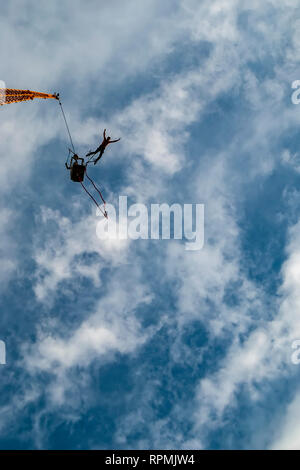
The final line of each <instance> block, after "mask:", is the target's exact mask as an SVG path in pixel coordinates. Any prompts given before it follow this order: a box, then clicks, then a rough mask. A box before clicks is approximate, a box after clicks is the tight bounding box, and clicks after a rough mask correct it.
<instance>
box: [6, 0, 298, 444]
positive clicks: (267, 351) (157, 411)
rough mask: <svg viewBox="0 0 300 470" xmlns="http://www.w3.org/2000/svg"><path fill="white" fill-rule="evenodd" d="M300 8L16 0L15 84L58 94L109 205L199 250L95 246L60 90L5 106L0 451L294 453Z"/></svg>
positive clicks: (207, 1)
mask: <svg viewBox="0 0 300 470" xmlns="http://www.w3.org/2000/svg"><path fill="white" fill-rule="evenodd" d="M299 13H300V4H299V2H295V1H294V0H282V2H280V4H279V3H278V2H277V1H275V0H266V1H264V2H260V1H258V0H254V1H251V2H250V1H249V0H246V1H243V0H240V1H237V0H226V1H225V0H201V1H199V0H181V1H177V0H170V1H169V0H166V1H164V2H160V1H158V0H143V2H136V1H134V0H126V1H125V2H124V1H121V0H113V1H110V2H109V3H107V2H104V1H102V0H101V1H94V0H88V1H83V0H72V1H69V0H64V1H58V0H53V1H52V2H46V1H44V0H42V1H40V2H38V3H37V2H34V1H33V0H26V1H24V0H22V1H19V0H12V1H11V2H8V3H6V4H5V5H3V6H2V14H1V19H0V23H1V28H0V39H1V41H0V48H1V56H2V68H1V76H0V80H3V81H4V82H5V83H6V86H7V87H8V88H20V89H32V90H38V91H45V92H50V93H51V92H60V94H61V97H62V100H63V104H64V108H65V111H66V114H67V118H68V120H69V124H70V127H71V130H72V135H73V138H74V142H75V145H76V148H77V149H78V152H79V153H81V154H84V153H86V152H87V151H88V150H89V149H91V148H94V147H95V146H97V145H98V142H99V139H100V135H101V133H102V130H103V128H107V129H108V132H109V135H112V136H113V137H114V138H117V137H121V142H120V143H118V144H115V145H112V146H111V147H110V148H109V150H108V151H107V152H106V153H105V155H104V157H103V159H102V160H101V164H99V165H97V166H96V167H93V168H91V170H90V174H91V176H92V177H93V178H94V180H95V181H96V182H98V183H99V184H100V185H101V187H103V189H104V193H105V195H106V198H107V200H108V202H110V203H111V204H117V201H118V197H119V195H127V196H128V197H129V200H130V202H132V203H134V202H142V203H144V204H147V205H149V204H151V203H163V202H168V203H170V204H171V203H176V202H178V203H180V204H187V203H192V202H193V203H199V204H204V205H205V245H204V247H203V249H202V250H200V251H186V250H185V249H184V244H183V242H182V241H176V240H170V241H166V240H164V241H154V240H136V241H134V240H105V241H104V240H102V241H101V240H99V239H98V238H97V236H96V226H97V223H98V221H99V217H97V215H96V212H95V208H94V206H93V205H92V203H91V202H90V201H89V199H88V198H87V197H86V195H85V194H84V193H83V192H82V190H81V188H80V187H79V185H76V184H75V183H71V182H70V179H69V175H68V174H67V172H66V170H65V168H64V161H65V158H66V148H67V146H68V140H67V135H66V131H65V128H64V125H63V121H62V116H61V115H60V110H59V107H58V105H57V103H56V102H55V101H50V100H49V101H38V100H35V101H34V102H28V103H22V104H17V105H15V104H14V105H10V106H3V107H1V109H0V112H1V119H0V152H1V159H2V164H1V171H0V191H1V199H0V201H1V202H0V215H1V221H2V224H1V226H0V240H1V244H0V252H1V263H0V279H1V283H0V291H1V297H0V311H1V315H0V339H1V340H3V341H5V343H6V352H7V364H6V365H1V366H0V375H1V381H0V387H1V393H0V448H1V449H167V448H171V449H172V448H177V449H188V448H191V449H247V448H257V449H271V448H276V449H287V448H292V449H299V448H300V440H299V435H300V429H299V422H300V420H299V418H300V398H299V386H300V369H299V366H296V365H294V364H292V362H291V354H292V348H291V345H292V342H293V341H294V340H295V339H300V316H299V312H300V295H299V291H300V290H299V287H300V284H299V283H300V250H299V242H300V222H299V213H300V212H299V211H300V204H299V196H300V164H299V154H298V153H299V151H298V143H299V138H298V132H299V127H300V108H298V107H297V106H296V105H294V104H293V103H292V101H291V95H292V91H293V90H292V88H291V85H292V82H293V81H294V80H297V79H300V67H299V60H300V42H299V36H298V30H299V21H300V20H299V18H300V16H299Z"/></svg>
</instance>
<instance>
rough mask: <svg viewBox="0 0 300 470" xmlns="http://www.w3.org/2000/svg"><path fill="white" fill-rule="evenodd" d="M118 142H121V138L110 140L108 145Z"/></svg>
mask: <svg viewBox="0 0 300 470" xmlns="http://www.w3.org/2000/svg"><path fill="white" fill-rule="evenodd" d="M119 140H121V137H120V138H119V139H116V140H110V141H109V143H110V144H113V143H114V142H119Z"/></svg>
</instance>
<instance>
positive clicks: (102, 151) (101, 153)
mask: <svg viewBox="0 0 300 470" xmlns="http://www.w3.org/2000/svg"><path fill="white" fill-rule="evenodd" d="M103 154H104V150H101V152H100V154H99V157H98V158H96V160H95V161H94V165H96V163H97V162H98V160H100V158H101V157H102V155H103Z"/></svg>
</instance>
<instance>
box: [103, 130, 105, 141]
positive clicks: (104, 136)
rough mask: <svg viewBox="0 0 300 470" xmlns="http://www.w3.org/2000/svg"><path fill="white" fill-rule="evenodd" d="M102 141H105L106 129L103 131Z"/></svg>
mask: <svg viewBox="0 0 300 470" xmlns="http://www.w3.org/2000/svg"><path fill="white" fill-rule="evenodd" d="M103 139H106V129H104V131H103Z"/></svg>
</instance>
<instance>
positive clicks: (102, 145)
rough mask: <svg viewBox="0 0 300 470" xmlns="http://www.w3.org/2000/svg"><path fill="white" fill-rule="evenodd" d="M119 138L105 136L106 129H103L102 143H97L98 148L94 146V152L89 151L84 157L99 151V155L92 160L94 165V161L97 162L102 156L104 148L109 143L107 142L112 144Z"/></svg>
mask: <svg viewBox="0 0 300 470" xmlns="http://www.w3.org/2000/svg"><path fill="white" fill-rule="evenodd" d="M119 140H120V139H116V140H110V137H109V136H107V137H106V129H104V132H103V141H102V143H101V144H100V145H99V147H98V148H96V150H95V151H94V152H89V153H87V154H86V157H90V156H92V155H96V153H98V152H99V156H98V157H97V158H96V160H95V161H94V165H96V163H97V162H98V160H100V158H101V157H102V155H103V154H104V150H105V149H106V147H107V146H108V145H109V144H113V143H114V142H119Z"/></svg>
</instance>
